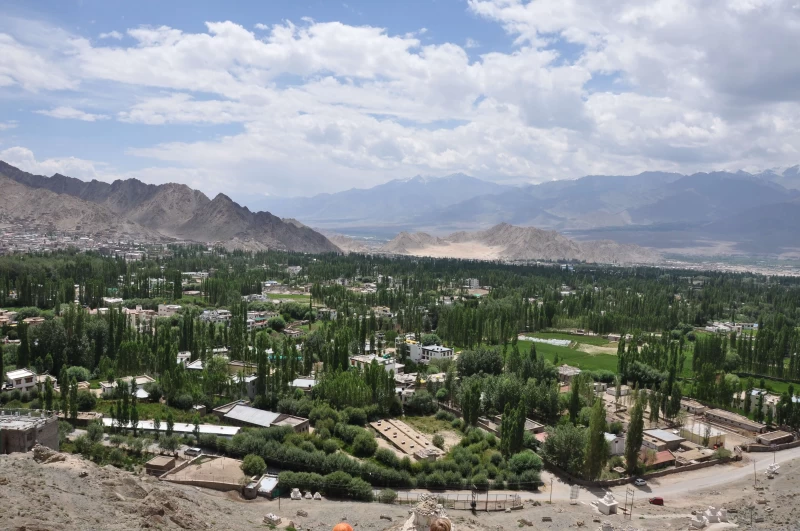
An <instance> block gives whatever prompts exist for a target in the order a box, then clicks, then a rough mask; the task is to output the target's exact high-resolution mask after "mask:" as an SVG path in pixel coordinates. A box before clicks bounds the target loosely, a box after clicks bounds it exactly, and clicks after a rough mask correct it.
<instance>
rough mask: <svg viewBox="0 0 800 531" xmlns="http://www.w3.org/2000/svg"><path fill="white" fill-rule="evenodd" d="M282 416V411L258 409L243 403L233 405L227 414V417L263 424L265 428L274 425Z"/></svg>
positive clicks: (258, 424)
mask: <svg viewBox="0 0 800 531" xmlns="http://www.w3.org/2000/svg"><path fill="white" fill-rule="evenodd" d="M280 416H281V413H275V412H273V411H265V410H263V409H256V408H254V407H249V406H244V405H242V404H237V405H235V406H233V408H231V410H230V411H228V413H226V414H225V418H226V419H229V420H235V421H238V422H244V423H245V424H252V425H253V426H263V427H264V428H269V427H270V426H272V424H274V423H275V421H276V420H277V419H278V417H280Z"/></svg>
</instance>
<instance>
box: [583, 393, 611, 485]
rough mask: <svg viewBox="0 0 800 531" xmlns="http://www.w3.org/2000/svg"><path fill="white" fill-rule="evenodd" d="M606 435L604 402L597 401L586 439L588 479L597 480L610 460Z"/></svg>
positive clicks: (593, 407) (593, 408)
mask: <svg viewBox="0 0 800 531" xmlns="http://www.w3.org/2000/svg"><path fill="white" fill-rule="evenodd" d="M605 433H606V412H605V410H604V409H603V400H602V399H597V400H595V402H594V406H592V416H591V418H590V420H589V429H588V436H587V437H586V477H587V478H589V479H597V478H599V477H600V473H601V472H602V471H603V467H604V466H605V464H606V460H607V459H608V441H606V437H605Z"/></svg>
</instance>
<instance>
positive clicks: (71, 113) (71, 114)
mask: <svg viewBox="0 0 800 531" xmlns="http://www.w3.org/2000/svg"><path fill="white" fill-rule="evenodd" d="M34 112H36V113H37V114H43V115H45V116H49V117H51V118H59V119H62V120H81V121H83V122H96V121H98V120H107V119H108V116H107V115H105V114H92V113H88V112H84V111H81V110H80V109H75V108H74V107H56V108H55V109H41V110H38V111H34Z"/></svg>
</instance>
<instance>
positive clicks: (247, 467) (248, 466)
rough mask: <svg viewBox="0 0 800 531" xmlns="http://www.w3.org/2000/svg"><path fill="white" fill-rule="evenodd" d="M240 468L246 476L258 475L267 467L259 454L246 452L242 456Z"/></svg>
mask: <svg viewBox="0 0 800 531" xmlns="http://www.w3.org/2000/svg"><path fill="white" fill-rule="evenodd" d="M241 468H242V472H244V473H245V475H246V476H260V475H261V474H263V473H264V469H266V468H267V464H266V463H265V462H264V460H263V459H261V457H260V456H257V455H255V454H247V455H246V456H244V460H243V461H242V466H241Z"/></svg>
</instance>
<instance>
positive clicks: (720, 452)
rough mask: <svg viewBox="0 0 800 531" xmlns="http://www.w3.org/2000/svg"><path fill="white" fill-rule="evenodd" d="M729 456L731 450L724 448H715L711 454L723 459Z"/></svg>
mask: <svg viewBox="0 0 800 531" xmlns="http://www.w3.org/2000/svg"><path fill="white" fill-rule="evenodd" d="M730 456H731V451H730V450H727V449H725V448H717V449H716V450H714V454H713V455H712V456H711V457H713V458H714V459H725V458H727V457H730Z"/></svg>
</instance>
